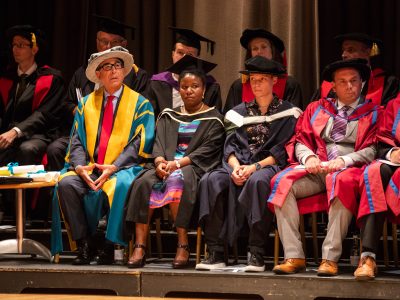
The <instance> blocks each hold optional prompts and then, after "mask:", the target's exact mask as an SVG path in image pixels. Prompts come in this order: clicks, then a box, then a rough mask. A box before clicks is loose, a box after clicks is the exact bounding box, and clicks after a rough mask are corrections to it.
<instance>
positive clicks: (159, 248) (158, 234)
mask: <svg viewBox="0 0 400 300" xmlns="http://www.w3.org/2000/svg"><path fill="white" fill-rule="evenodd" d="M155 221H156V242H157V252H158V258H163V249H162V242H161V219H160V218H157V219H156V220H155Z"/></svg>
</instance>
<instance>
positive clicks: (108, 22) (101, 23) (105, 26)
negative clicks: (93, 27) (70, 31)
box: [93, 14, 135, 40]
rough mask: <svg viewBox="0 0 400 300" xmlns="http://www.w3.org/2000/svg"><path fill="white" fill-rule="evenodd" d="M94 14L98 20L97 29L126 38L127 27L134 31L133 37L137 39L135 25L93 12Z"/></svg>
mask: <svg viewBox="0 0 400 300" xmlns="http://www.w3.org/2000/svg"><path fill="white" fill-rule="evenodd" d="M93 16H94V17H95V18H96V21H97V31H104V32H107V33H111V34H116V35H119V36H121V37H123V38H125V29H126V28H128V29H130V30H131V32H132V39H133V40H134V39H135V27H133V26H130V25H126V24H124V23H121V22H119V21H117V20H114V19H112V18H109V17H105V16H99V15H96V14H93Z"/></svg>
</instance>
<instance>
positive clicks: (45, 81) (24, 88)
mask: <svg viewBox="0 0 400 300" xmlns="http://www.w3.org/2000/svg"><path fill="white" fill-rule="evenodd" d="M7 37H8V40H9V43H10V46H11V49H12V54H13V57H14V60H15V63H16V64H15V65H13V68H12V69H10V70H9V72H8V73H7V74H6V75H5V76H4V77H2V78H0V98H1V99H0V121H1V122H0V123H1V125H0V166H4V165H7V164H8V163H10V162H17V163H19V164H20V165H31V164H40V163H41V162H42V159H43V156H44V154H45V153H46V148H47V145H48V144H49V143H50V142H51V141H52V140H54V139H55V138H57V137H58V131H57V125H58V117H59V115H57V109H58V107H60V106H62V104H63V101H64V93H65V89H64V80H63V78H62V77H61V73H60V72H59V71H58V70H55V69H53V68H50V67H48V66H46V65H42V64H41V63H40V61H38V60H37V57H39V56H40V52H42V51H44V42H45V38H44V33H43V32H42V31H40V30H39V29H37V28H34V27H32V26H31V25H17V26H14V27H11V28H9V29H8V30H7Z"/></svg>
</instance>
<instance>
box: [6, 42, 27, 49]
mask: <svg viewBox="0 0 400 300" xmlns="http://www.w3.org/2000/svg"><path fill="white" fill-rule="evenodd" d="M14 47H17V48H18V49H23V48H28V47H29V48H30V47H31V44H25V43H12V44H11V48H14Z"/></svg>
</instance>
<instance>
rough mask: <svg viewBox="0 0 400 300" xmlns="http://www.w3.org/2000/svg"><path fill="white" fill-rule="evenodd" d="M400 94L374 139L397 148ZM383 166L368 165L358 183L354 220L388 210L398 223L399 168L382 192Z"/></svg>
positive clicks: (388, 110)
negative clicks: (358, 193)
mask: <svg viewBox="0 0 400 300" xmlns="http://www.w3.org/2000/svg"><path fill="white" fill-rule="evenodd" d="M399 121H400V95H399V96H398V97H397V98H395V99H394V100H392V101H390V102H389V103H388V105H387V107H386V110H385V113H384V117H383V118H382V121H381V122H380V125H379V129H378V133H377V140H378V141H379V142H381V143H384V144H386V145H388V146H390V147H400V126H399ZM381 165H382V163H381V162H379V161H375V162H373V163H372V164H371V165H369V166H368V167H367V168H366V169H365V171H364V174H363V177H362V180H361V182H360V188H361V198H360V208H359V211H358V216H357V220H358V221H360V220H361V218H362V217H364V216H366V215H369V214H372V213H379V212H385V211H388V212H389V214H388V216H389V218H390V219H391V221H392V222H396V223H400V202H399V201H400V197H399V196H400V195H399V188H400V168H398V169H397V170H396V171H395V172H394V174H393V175H392V178H391V180H390V182H389V184H388V186H387V188H386V191H384V188H383V186H382V179H381V174H380V167H381Z"/></svg>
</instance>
